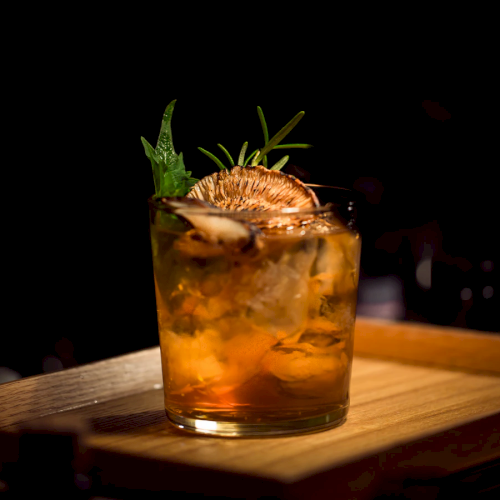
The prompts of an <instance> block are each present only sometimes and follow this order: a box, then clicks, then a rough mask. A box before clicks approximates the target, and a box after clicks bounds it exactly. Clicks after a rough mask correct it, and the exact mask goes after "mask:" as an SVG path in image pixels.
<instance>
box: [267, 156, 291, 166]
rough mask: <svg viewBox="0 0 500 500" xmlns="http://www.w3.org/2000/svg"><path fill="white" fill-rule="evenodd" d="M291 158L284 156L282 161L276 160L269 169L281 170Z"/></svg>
mask: <svg viewBox="0 0 500 500" xmlns="http://www.w3.org/2000/svg"><path fill="white" fill-rule="evenodd" d="M289 159H290V157H289V156H288V155H287V156H283V158H281V160H280V161H278V162H276V163H275V164H274V165H273V166H272V167H271V168H270V169H269V170H281V169H282V168H283V167H284V166H285V165H286V163H287V161H288V160H289Z"/></svg>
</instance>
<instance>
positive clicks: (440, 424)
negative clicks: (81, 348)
mask: <svg viewBox="0 0 500 500" xmlns="http://www.w3.org/2000/svg"><path fill="white" fill-rule="evenodd" d="M355 345H356V355H355V359H354V364H353V373H352V382H351V409H350V412H349V415H348V418H347V422H346V423H345V424H344V425H342V426H341V427H338V428H335V429H331V430H328V431H324V432H319V433H315V434H306V435H300V436H293V437H279V438H265V439H224V438H214V437H206V436H198V435H192V434H187V433H184V432H182V431H180V430H177V429H176V428H174V427H173V426H171V425H170V424H169V423H168V422H167V420H166V417H165V413H164V407H163V391H162V390H161V374H160V355H159V350H158V348H154V349H148V350H146V351H141V352H138V353H133V354H130V355H127V356H123V357H119V358H114V359H110V360H106V361H103V362H99V363H94V364H92V365H87V366H82V367H77V368H74V369H70V370H67V371H65V372H59V373H56V374H51V375H43V376H39V377H31V378H28V379H23V380H19V381H15V382H10V383H7V384H3V385H1V386H0V428H3V429H4V430H13V429H16V428H22V427H24V428H29V427H30V425H33V424H34V422H38V424H37V425H42V426H43V420H44V418H47V417H44V416H46V415H50V414H58V415H60V416H61V417H64V418H68V419H69V421H71V422H76V421H81V422H84V424H85V426H86V429H87V430H86V431H85V433H84V436H83V437H82V439H83V442H84V443H85V446H86V447H87V448H88V449H89V450H92V451H93V453H94V460H95V462H96V463H97V464H99V467H100V468H101V470H103V471H104V472H103V474H104V473H105V472H106V471H107V472H108V473H109V474H110V475H109V481H111V482H112V484H120V482H122V483H123V485H124V486H127V487H128V486H130V484H131V482H134V481H135V483H134V484H135V487H142V488H145V489H148V488H153V484H155V486H154V487H155V488H160V489H162V488H165V489H169V490H175V489H178V490H182V488H185V486H186V484H185V483H186V481H188V482H191V481H192V482H193V484H195V483H196V478H198V479H199V481H202V478H203V477H205V476H203V474H206V473H207V471H210V472H211V474H212V475H211V476H210V477H214V476H213V475H214V474H219V475H220V474H222V475H223V478H224V479H223V482H221V481H222V480H221V481H217V485H218V486H217V488H219V487H220V488H222V486H223V484H224V485H225V486H226V487H227V488H229V485H233V484H234V488H241V487H242V484H243V482H244V481H254V482H255V481H259V482H260V483H262V484H261V488H263V489H262V491H264V490H265V491H268V492H269V493H268V494H277V493H276V491H278V490H279V491H281V492H283V491H284V490H283V489H286V488H291V487H292V486H293V488H294V490H293V491H294V492H293V494H287V495H281V494H280V495H279V496H283V497H288V496H290V497H296V498H302V497H303V498H307V497H308V495H309V494H310V492H311V491H313V489H314V488H319V487H321V488H329V487H333V486H332V485H336V486H335V488H337V489H335V491H339V490H338V488H339V487H340V486H339V484H343V485H351V486H349V488H350V490H352V488H353V487H354V489H355V487H357V486H356V485H358V486H359V485H360V484H363V481H365V482H366V481H367V482H368V483H367V484H375V483H376V481H375V478H376V477H378V475H379V472H377V471H380V470H392V471H393V473H394V471H398V473H400V472H401V470H405V473H410V472H409V471H415V470H421V469H422V468H423V467H427V468H434V469H433V470H434V471H435V473H436V474H444V473H447V474H449V473H450V472H454V471H457V470H461V469H463V468H465V467H471V466H473V465H475V464H480V463H482V462H484V461H487V460H492V459H495V458H498V457H500V377H499V376H498V375H499V374H500V368H499V367H500V351H499V346H500V339H499V338H498V337H496V336H494V335H488V334H482V333H476V332H470V331H468V332H464V331H460V330H457V329H451V328H450V329H447V328H439V327H430V326H427V325H419V324H409V323H386V322H382V321H377V320H370V319H367V318H359V319H358V321H357V327H356V341H355ZM40 422H41V424H40ZM50 425H53V423H52V424H50ZM141 464H142V466H141ZM400 464H404V465H403V466H400ZM141 467H142V468H141ZM134 471H135V472H134ZM138 471H141V473H139V472H138ZM182 471H184V473H183V472H182ZM436 471H438V472H436ZM230 477H232V478H234V477H237V478H239V479H238V481H236V482H235V483H233V482H231V481H229V479H228V478H230ZM363 478H364V479H363ZM360 481H361V482H360ZM321 485H322V486H321ZM353 485H354V486H353ZM359 487H361V486H359ZM273 488H274V489H273ZM276 488H278V490H276ZM301 488H302V494H299V493H298V492H299V491H301V490H300V489H301ZM311 488H312V489H311ZM215 491H216V493H217V492H219V490H217V489H216V490H215ZM221 491H222V490H221ZM231 492H232V493H235V491H233V490H231V488H229V491H226V494H231ZM273 492H274V493H273Z"/></svg>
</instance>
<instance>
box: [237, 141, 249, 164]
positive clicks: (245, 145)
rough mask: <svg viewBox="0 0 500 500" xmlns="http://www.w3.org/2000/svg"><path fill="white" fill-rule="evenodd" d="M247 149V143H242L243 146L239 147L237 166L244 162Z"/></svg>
mask: <svg viewBox="0 0 500 500" xmlns="http://www.w3.org/2000/svg"><path fill="white" fill-rule="evenodd" d="M247 148H248V141H247V142H245V143H243V146H242V147H241V151H240V156H239V157H238V165H240V166H241V165H243V162H244V161H245V153H246V152H247Z"/></svg>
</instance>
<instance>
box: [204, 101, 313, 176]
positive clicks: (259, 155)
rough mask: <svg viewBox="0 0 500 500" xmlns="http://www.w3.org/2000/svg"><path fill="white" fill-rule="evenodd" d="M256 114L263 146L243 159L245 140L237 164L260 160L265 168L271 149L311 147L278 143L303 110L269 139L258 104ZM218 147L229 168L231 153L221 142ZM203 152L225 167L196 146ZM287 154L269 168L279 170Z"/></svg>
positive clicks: (241, 164) (222, 166) (257, 162)
mask: <svg viewBox="0 0 500 500" xmlns="http://www.w3.org/2000/svg"><path fill="white" fill-rule="evenodd" d="M257 114H258V115H259V120H260V125H261V127H262V132H263V134H264V147H262V148H260V149H256V150H255V151H254V152H253V153H251V154H250V155H248V156H247V158H246V160H244V156H245V153H246V150H247V147H248V142H245V144H243V147H242V148H241V151H240V154H239V156H238V165H240V166H242V167H246V166H247V165H248V163H249V161H250V160H252V162H251V163H250V165H252V166H255V165H258V164H259V163H260V162H262V164H263V165H264V167H266V168H267V155H268V153H269V152H270V151H272V150H273V149H308V148H312V146H311V144H302V143H293V144H280V143H281V141H282V140H283V139H284V138H285V137H286V136H287V135H288V134H289V133H290V132H291V131H292V129H293V128H295V126H296V125H297V124H298V123H299V121H300V120H301V119H302V117H303V116H304V114H305V113H304V111H301V112H300V113H297V114H296V115H295V116H294V117H293V118H292V119H291V120H290V121H289V122H288V123H287V124H286V125H285V126H284V127H283V128H282V129H281V130H280V131H279V132H278V133H277V134H276V135H274V136H273V137H272V138H271V139H269V132H268V130H267V124H266V119H265V118H264V112H263V111H262V108H261V107H260V106H257ZM217 146H219V148H220V149H222V151H223V152H224V154H225V155H226V156H227V158H228V160H229V163H230V168H231V167H233V166H234V161H233V159H232V157H231V155H230V154H229V153H228V151H227V150H226V148H224V147H223V146H222V145H221V144H217ZM198 149H199V150H200V151H201V152H202V153H203V154H205V155H206V156H208V157H209V158H210V159H211V160H213V161H214V162H215V163H216V164H217V166H218V167H219V168H220V169H221V170H224V169H226V168H227V167H226V166H225V165H224V164H223V163H222V162H221V160H219V158H217V157H216V156H215V155H213V154H212V153H210V152H209V151H206V150H205V149H202V148H198ZM289 158H290V157H289V156H288V155H287V156H284V157H283V158H281V160H279V161H278V162H277V163H275V164H274V165H273V166H272V167H271V168H270V170H281V169H282V168H283V167H284V166H285V165H286V163H287V162H288V160H289Z"/></svg>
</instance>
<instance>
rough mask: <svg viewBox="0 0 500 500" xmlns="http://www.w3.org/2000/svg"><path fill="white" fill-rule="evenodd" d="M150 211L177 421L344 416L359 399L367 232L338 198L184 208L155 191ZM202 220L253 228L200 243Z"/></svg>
mask: <svg viewBox="0 0 500 500" xmlns="http://www.w3.org/2000/svg"><path fill="white" fill-rule="evenodd" d="M150 214H151V241H152V250H153V263H154V275H155V285H156V300H157V309H158V325H159V336H160V346H161V353H162V369H163V381H164V391H165V407H166V412H167V415H168V418H169V419H170V421H171V422H172V423H174V424H175V425H176V426H178V427H180V428H183V429H186V430H192V431H197V432H202V433H207V434H214V435H223V436H249V435H275V434H290V433H300V432H311V431H317V430H322V429H326V428H329V427H332V426H336V425H339V424H341V423H342V422H343V421H344V420H345V417H346V414H347V411H348V407H349V382H350V375H351V364H352V357H353V333H354V322H355V311H356V297H357V284H358V274H359V259H360V247H361V240H360V237H359V234H357V232H356V231H355V230H353V229H352V227H351V228H350V227H348V226H347V225H345V224H344V223H342V222H340V220H339V218H338V217H337V212H336V210H334V208H333V206H327V207H318V208H310V209H285V210H281V211H279V212H255V211H253V212H246V211H240V212H234V211H214V212H211V211H210V210H207V209H205V208H197V207H196V206H192V207H189V208H188V209H186V210H184V211H182V210H180V211H179V210H177V209H176V208H175V207H172V206H171V205H169V204H168V203H167V204H164V203H162V202H161V201H159V200H156V201H154V200H153V199H151V200H150ZM193 221H195V222H193ZM226 222H227V225H226V226H224V224H225V223H226ZM200 224H201V225H202V226H203V224H204V225H205V227H213V226H214V224H215V225H216V226H217V227H220V226H221V225H222V226H224V227H225V229H224V230H225V231H226V233H227V232H230V231H231V230H232V228H235V229H238V227H243V228H247V229H248V230H249V233H248V235H249V236H248V241H243V242H241V241H240V243H239V244H238V245H236V244H228V243H227V241H226V240H227V235H226V236H224V238H222V237H221V238H222V239H220V240H218V242H215V243H214V242H213V241H212V243H207V242H206V241H200V238H199V237H198V238H197V237H196V234H191V233H192V230H191V229H190V228H192V227H193V225H198V226H199V225H200ZM231 224H233V225H231ZM234 224H239V226H235V225H234Z"/></svg>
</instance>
